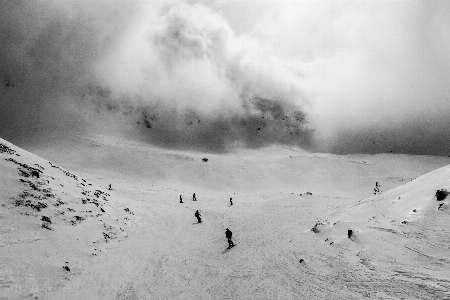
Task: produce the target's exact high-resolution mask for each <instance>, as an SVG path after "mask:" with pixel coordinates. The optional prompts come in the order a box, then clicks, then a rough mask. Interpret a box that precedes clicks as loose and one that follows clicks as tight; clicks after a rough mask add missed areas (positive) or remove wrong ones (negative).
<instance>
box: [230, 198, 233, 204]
mask: <svg viewBox="0 0 450 300" xmlns="http://www.w3.org/2000/svg"><path fill="white" fill-rule="evenodd" d="M231 205H233V198H230V206H231Z"/></svg>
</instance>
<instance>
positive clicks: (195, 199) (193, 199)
mask: <svg viewBox="0 0 450 300" xmlns="http://www.w3.org/2000/svg"><path fill="white" fill-rule="evenodd" d="M192 201H197V198H196V197H195V193H194V195H192Z"/></svg>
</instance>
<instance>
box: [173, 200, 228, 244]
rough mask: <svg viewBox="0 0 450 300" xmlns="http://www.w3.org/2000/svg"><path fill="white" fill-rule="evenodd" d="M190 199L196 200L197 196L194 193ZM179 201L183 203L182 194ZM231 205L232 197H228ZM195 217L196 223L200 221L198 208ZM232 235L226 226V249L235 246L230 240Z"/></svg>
mask: <svg viewBox="0 0 450 300" xmlns="http://www.w3.org/2000/svg"><path fill="white" fill-rule="evenodd" d="M192 201H197V197H195V193H194V194H193V195H192ZM180 203H184V202H183V197H182V195H180ZM231 205H233V198H230V206H231ZM195 217H196V218H197V221H198V223H201V222H202V219H201V214H200V213H199V212H198V210H196V211H195ZM232 235H233V233H232V232H231V231H230V230H229V229H228V228H227V229H226V230H225V236H226V238H227V241H228V249H230V248H232V247H234V246H235V245H234V243H233V241H232V240H231V237H232Z"/></svg>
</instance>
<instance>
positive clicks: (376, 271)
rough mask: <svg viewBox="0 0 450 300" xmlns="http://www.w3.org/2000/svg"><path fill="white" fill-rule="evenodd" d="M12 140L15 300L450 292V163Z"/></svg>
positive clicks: (0, 212)
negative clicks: (441, 196)
mask: <svg viewBox="0 0 450 300" xmlns="http://www.w3.org/2000/svg"><path fill="white" fill-rule="evenodd" d="M0 144H2V145H5V146H7V147H8V148H9V149H11V150H13V151H14V152H11V151H9V152H8V151H4V152H1V151H0V152H1V153H0V170H1V172H0V180H1V185H0V237H1V238H0V256H1V260H0V299H276V298H278V299H362V298H373V299H402V298H403V299H445V298H450V292H449V290H450V251H449V250H450V228H449V226H448V224H450V222H449V221H450V213H449V212H450V210H449V209H448V206H449V199H445V200H444V201H436V198H435V197H434V194H435V192H436V190H437V189H441V188H446V189H450V167H449V166H448V165H449V163H450V159H449V158H448V157H433V156H411V155H399V154H395V155H393V154H379V155H346V156H338V155H331V154H319V153H308V152H306V151H302V150H299V149H294V148H286V147H280V146H272V147H268V148H265V149H258V150H235V151H233V152H230V153H200V152H195V151H188V150H185V151H182V150H179V151H175V150H168V149H163V148H157V147H154V146H151V145H148V144H146V143H143V142H139V141H136V140H129V139H125V138H117V137H116V138H112V137H111V136H100V135H91V136H89V137H77V136H73V137H70V138H66V139H61V140H58V141H51V140H49V141H48V142H47V143H42V144H40V145H35V146H34V147H33V146H29V147H27V150H29V151H31V152H33V153H35V154H37V155H39V156H37V155H35V154H32V153H30V152H27V151H25V150H23V149H20V148H19V147H16V146H14V145H12V144H10V143H8V142H7V141H5V140H1V139H0ZM3 149H5V148H3ZM205 157H206V158H208V161H207V162H204V161H202V159H203V158H205ZM11 159H13V160H14V161H12V160H11ZM49 161H50V162H51V163H50V162H49ZM25 164H26V166H27V167H24V165H25ZM28 167H30V168H36V169H38V170H40V171H41V172H40V176H39V178H36V177H32V176H26V175H24V172H25V173H27V174H31V170H32V169H29V168H28ZM20 170H22V172H21V171H20ZM21 179H22V181H20V180H21ZM375 182H379V183H380V184H381V190H382V192H381V193H380V194H377V195H374V194H373V188H374V187H375ZM109 184H112V190H111V191H110V190H108V186H109ZM33 187H35V188H33ZM24 191H27V192H28V194H27V193H25V194H24ZM194 192H195V193H196V196H197V199H198V201H196V202H194V201H192V194H193V193H194ZM307 192H310V193H311V195H308V194H307ZM96 194H97V195H98V197H97V196H96ZM300 194H301V195H300ZM21 195H22V196H21ZM46 195H47V196H46ZM179 195H183V201H184V203H183V204H180V203H179ZM39 197H40V198H39ZM230 197H232V198H233V206H229V198H230ZM58 199H59V201H58ZM26 200H30V201H29V202H26ZM39 202H42V203H45V204H46V205H47V206H46V207H45V208H39V207H41V206H42V205H41V206H39V205H38V203H39ZM27 203H28V204H29V205H28V206H27V205H26V204H27ZM439 203H444V204H443V205H442V207H441V209H438V206H439ZM16 204H17V205H16ZM30 205H31V206H30ZM33 205H34V206H33ZM197 209H198V210H199V212H200V214H201V216H202V223H201V224H198V223H197V220H196V218H195V216H194V213H195V211H196V210H197ZM102 210H103V211H102ZM413 210H416V212H413ZM43 216H45V217H48V218H49V219H50V220H51V223H50V224H47V225H46V226H47V227H48V228H50V229H48V228H46V227H43V226H42V225H43V224H44V223H45V222H44V221H42V217H43ZM77 216H78V217H79V218H77ZM44 220H45V219H44ZM226 228H229V229H230V230H231V231H232V232H233V241H234V242H235V244H236V245H237V247H235V248H233V249H229V250H227V249H226V248H227V246H228V244H227V240H226V238H225V229H226ZM313 228H316V230H314V231H313V230H312V229H313ZM349 229H351V230H353V235H352V236H351V238H348V236H347V232H348V230H349ZM300 260H303V261H300ZM66 266H67V267H68V269H69V270H70V271H68V270H67V269H65V268H64V267H66Z"/></svg>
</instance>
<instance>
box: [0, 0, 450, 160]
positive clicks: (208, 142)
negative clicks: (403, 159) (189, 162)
mask: <svg viewBox="0 0 450 300" xmlns="http://www.w3.org/2000/svg"><path fill="white" fill-rule="evenodd" d="M0 4H1V7H2V10H1V11H0V30H1V31H0V45H1V46H0V47H1V48H0V76H1V78H0V80H2V85H1V87H0V96H1V100H0V101H1V102H0V136H1V137H2V138H5V139H7V140H10V141H11V142H16V143H19V144H20V143H23V142H24V141H26V140H30V139H32V137H33V136H46V135H58V134H62V135H64V134H67V132H70V131H73V130H75V129H76V130H78V131H79V132H89V131H99V132H102V131H105V132H106V131H111V130H114V131H124V132H125V131H126V132H127V133H129V132H130V131H132V132H133V133H134V134H136V135H137V136H139V137H140V138H142V139H144V140H146V141H148V142H149V143H153V144H156V145H160V146H164V147H171V148H198V149H203V150H210V151H226V150H228V149H230V148H232V147H250V148H257V147H262V146H267V145H271V144H283V145H293V146H299V147H302V148H305V149H308V150H310V151H321V152H331V153H338V154H346V153H381V152H394V153H409V154H430V155H450V133H449V132H450V113H449V112H450V84H449V83H450V3H449V2H447V1H433V2H431V1H224V0H220V1H112V0H108V1H106V0H103V1H70V0H67V1H43V0H37V1H7V0H2V1H0Z"/></svg>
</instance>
